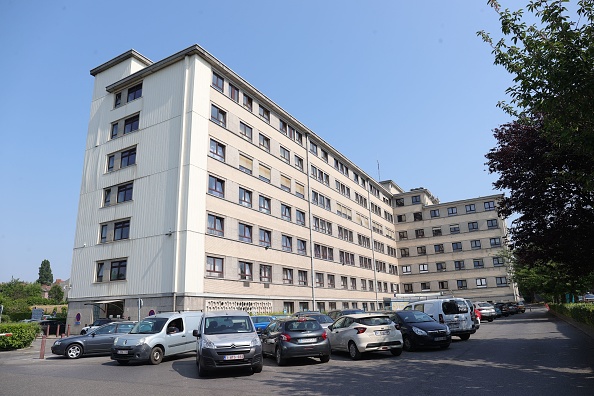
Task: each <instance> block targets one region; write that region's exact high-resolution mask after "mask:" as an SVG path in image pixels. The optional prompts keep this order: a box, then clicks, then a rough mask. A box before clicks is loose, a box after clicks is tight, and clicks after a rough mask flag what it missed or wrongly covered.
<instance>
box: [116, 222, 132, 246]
mask: <svg viewBox="0 0 594 396" xmlns="http://www.w3.org/2000/svg"><path fill="white" fill-rule="evenodd" d="M129 237H130V220H124V221H118V222H116V223H114V225H113V240H114V241H119V240H122V239H128V238H129Z"/></svg>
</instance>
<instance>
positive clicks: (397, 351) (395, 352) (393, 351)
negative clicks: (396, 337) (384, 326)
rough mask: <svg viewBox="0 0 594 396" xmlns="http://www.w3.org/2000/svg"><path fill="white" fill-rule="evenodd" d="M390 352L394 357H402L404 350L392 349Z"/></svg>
mask: <svg viewBox="0 0 594 396" xmlns="http://www.w3.org/2000/svg"><path fill="white" fill-rule="evenodd" d="M390 352H392V355H394V356H400V355H402V348H392V349H390Z"/></svg>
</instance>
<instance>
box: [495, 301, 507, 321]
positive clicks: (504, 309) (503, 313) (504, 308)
mask: <svg viewBox="0 0 594 396" xmlns="http://www.w3.org/2000/svg"><path fill="white" fill-rule="evenodd" d="M495 308H498V309H499V310H500V311H501V316H504V317H506V318H507V317H508V316H509V307H508V306H507V305H506V304H505V303H502V302H498V303H495Z"/></svg>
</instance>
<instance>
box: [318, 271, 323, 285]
mask: <svg viewBox="0 0 594 396" xmlns="http://www.w3.org/2000/svg"><path fill="white" fill-rule="evenodd" d="M316 287H324V274H321V273H319V272H316Z"/></svg>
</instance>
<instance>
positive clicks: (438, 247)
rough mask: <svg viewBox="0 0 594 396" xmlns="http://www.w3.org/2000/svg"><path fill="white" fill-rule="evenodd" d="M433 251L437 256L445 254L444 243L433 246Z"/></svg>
mask: <svg viewBox="0 0 594 396" xmlns="http://www.w3.org/2000/svg"><path fill="white" fill-rule="evenodd" d="M433 250H434V252H435V253H436V254H439V253H443V243H439V244H437V245H433Z"/></svg>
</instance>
